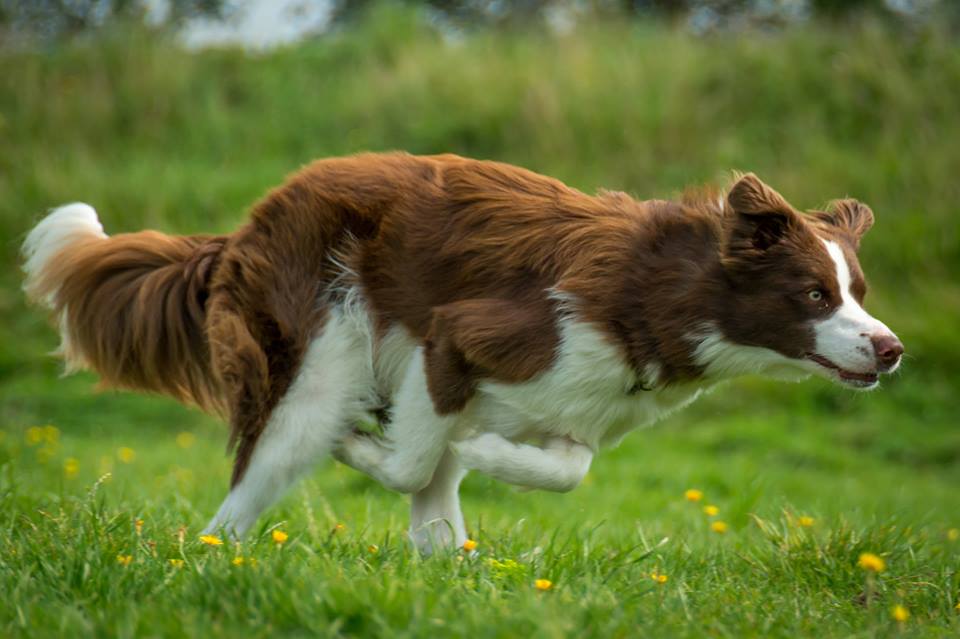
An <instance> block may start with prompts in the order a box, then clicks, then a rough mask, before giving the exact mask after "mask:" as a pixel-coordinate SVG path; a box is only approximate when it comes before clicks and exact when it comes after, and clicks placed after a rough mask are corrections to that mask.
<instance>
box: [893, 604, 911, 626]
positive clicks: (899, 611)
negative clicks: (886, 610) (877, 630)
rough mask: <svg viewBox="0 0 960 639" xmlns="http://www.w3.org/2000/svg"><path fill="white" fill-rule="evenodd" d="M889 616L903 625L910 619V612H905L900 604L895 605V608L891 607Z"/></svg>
mask: <svg viewBox="0 0 960 639" xmlns="http://www.w3.org/2000/svg"><path fill="white" fill-rule="evenodd" d="M890 616H891V617H893V618H894V619H896V620H897V621H899V622H900V623H903V622H904V621H906V620H907V619H909V618H910V611H909V610H907V609H906V608H905V607H903V606H901V605H900V604H897V605H896V606H894V607H893V610H891V611H890Z"/></svg>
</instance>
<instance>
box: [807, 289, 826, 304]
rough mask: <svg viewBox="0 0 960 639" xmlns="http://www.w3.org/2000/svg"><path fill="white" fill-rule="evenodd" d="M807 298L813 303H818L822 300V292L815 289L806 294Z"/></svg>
mask: <svg viewBox="0 0 960 639" xmlns="http://www.w3.org/2000/svg"><path fill="white" fill-rule="evenodd" d="M807 297H809V298H810V299H811V300H813V301H814V302H819V301H820V300H822V299H823V291H821V290H820V289H819V288H815V289H813V290H812V291H810V292H809V293H807Z"/></svg>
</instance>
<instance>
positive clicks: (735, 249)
mask: <svg viewBox="0 0 960 639" xmlns="http://www.w3.org/2000/svg"><path fill="white" fill-rule="evenodd" d="M727 203H728V204H729V205H730V210H731V211H732V213H733V215H732V216H731V218H732V219H730V220H729V223H730V225H731V227H730V234H729V242H728V245H727V252H728V254H735V253H739V252H743V251H748V252H752V253H757V252H763V251H766V250H767V249H768V248H770V247H771V246H773V245H775V244H777V243H778V242H780V240H781V239H783V236H784V235H786V233H787V231H788V230H789V229H790V228H791V227H792V226H793V225H794V224H798V223H799V222H800V218H799V216H798V214H797V212H796V211H795V210H794V209H793V207H792V206H790V204H789V203H788V202H787V201H786V200H785V199H783V196H781V195H780V194H779V193H777V192H776V191H774V190H773V189H772V188H770V187H769V186H767V185H766V184H764V183H763V182H762V181H761V180H760V178H758V177H757V176H756V175H754V174H753V173H747V174H746V175H744V176H742V177H741V178H740V179H739V180H737V182H736V184H734V185H733V186H732V187H731V188H730V192H729V193H728V194H727Z"/></svg>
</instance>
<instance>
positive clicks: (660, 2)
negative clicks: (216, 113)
mask: <svg viewBox="0 0 960 639" xmlns="http://www.w3.org/2000/svg"><path fill="white" fill-rule="evenodd" d="M330 1H331V2H332V4H333V15H334V19H335V21H338V22H341V23H345V22H353V21H355V20H356V19H357V18H359V17H360V16H362V15H364V14H365V13H366V11H367V9H368V8H369V7H370V6H372V5H374V4H377V3H378V0H330ZM380 1H382V0H380ZM393 1H394V2H402V3H404V4H407V5H410V6H419V7H424V8H426V9H427V10H429V11H431V12H434V13H436V14H437V15H439V16H440V17H442V18H444V19H446V20H450V21H452V22H454V23H459V24H491V23H492V24H509V23H524V22H530V21H531V20H536V19H541V18H543V17H544V16H545V15H547V13H548V12H549V11H551V10H556V9H567V10H570V11H573V12H575V13H579V14H581V15H590V14H600V15H611V14H619V15H627V16H635V17H639V16H643V15H659V16H665V17H667V18H683V17H686V16H688V15H691V14H693V13H694V12H697V11H709V12H710V13H712V14H714V15H717V16H727V17H746V18H750V17H754V16H759V17H763V16H768V15H770V14H771V13H776V12H777V11H781V12H786V13H788V14H790V15H803V14H806V13H809V14H812V15H814V16H820V17H826V18H841V17H849V16H851V15H860V14H864V13H867V12H870V13H875V14H881V15H892V14H897V15H899V16H900V17H914V18H919V17H920V16H921V14H926V15H929V14H931V13H935V12H936V10H941V12H942V13H944V14H946V13H949V12H950V11H951V10H954V11H956V9H957V7H958V6H960V0H580V1H578V0H393ZM790 9H792V12H791V11H789V10H790Z"/></svg>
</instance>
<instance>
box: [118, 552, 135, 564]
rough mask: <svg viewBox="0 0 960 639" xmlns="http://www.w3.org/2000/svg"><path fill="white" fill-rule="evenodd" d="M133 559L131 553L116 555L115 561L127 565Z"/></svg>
mask: <svg viewBox="0 0 960 639" xmlns="http://www.w3.org/2000/svg"><path fill="white" fill-rule="evenodd" d="M132 561H133V555H123V554H121V555H117V563H118V564H120V565H121V566H129V565H130V563H131V562H132Z"/></svg>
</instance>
